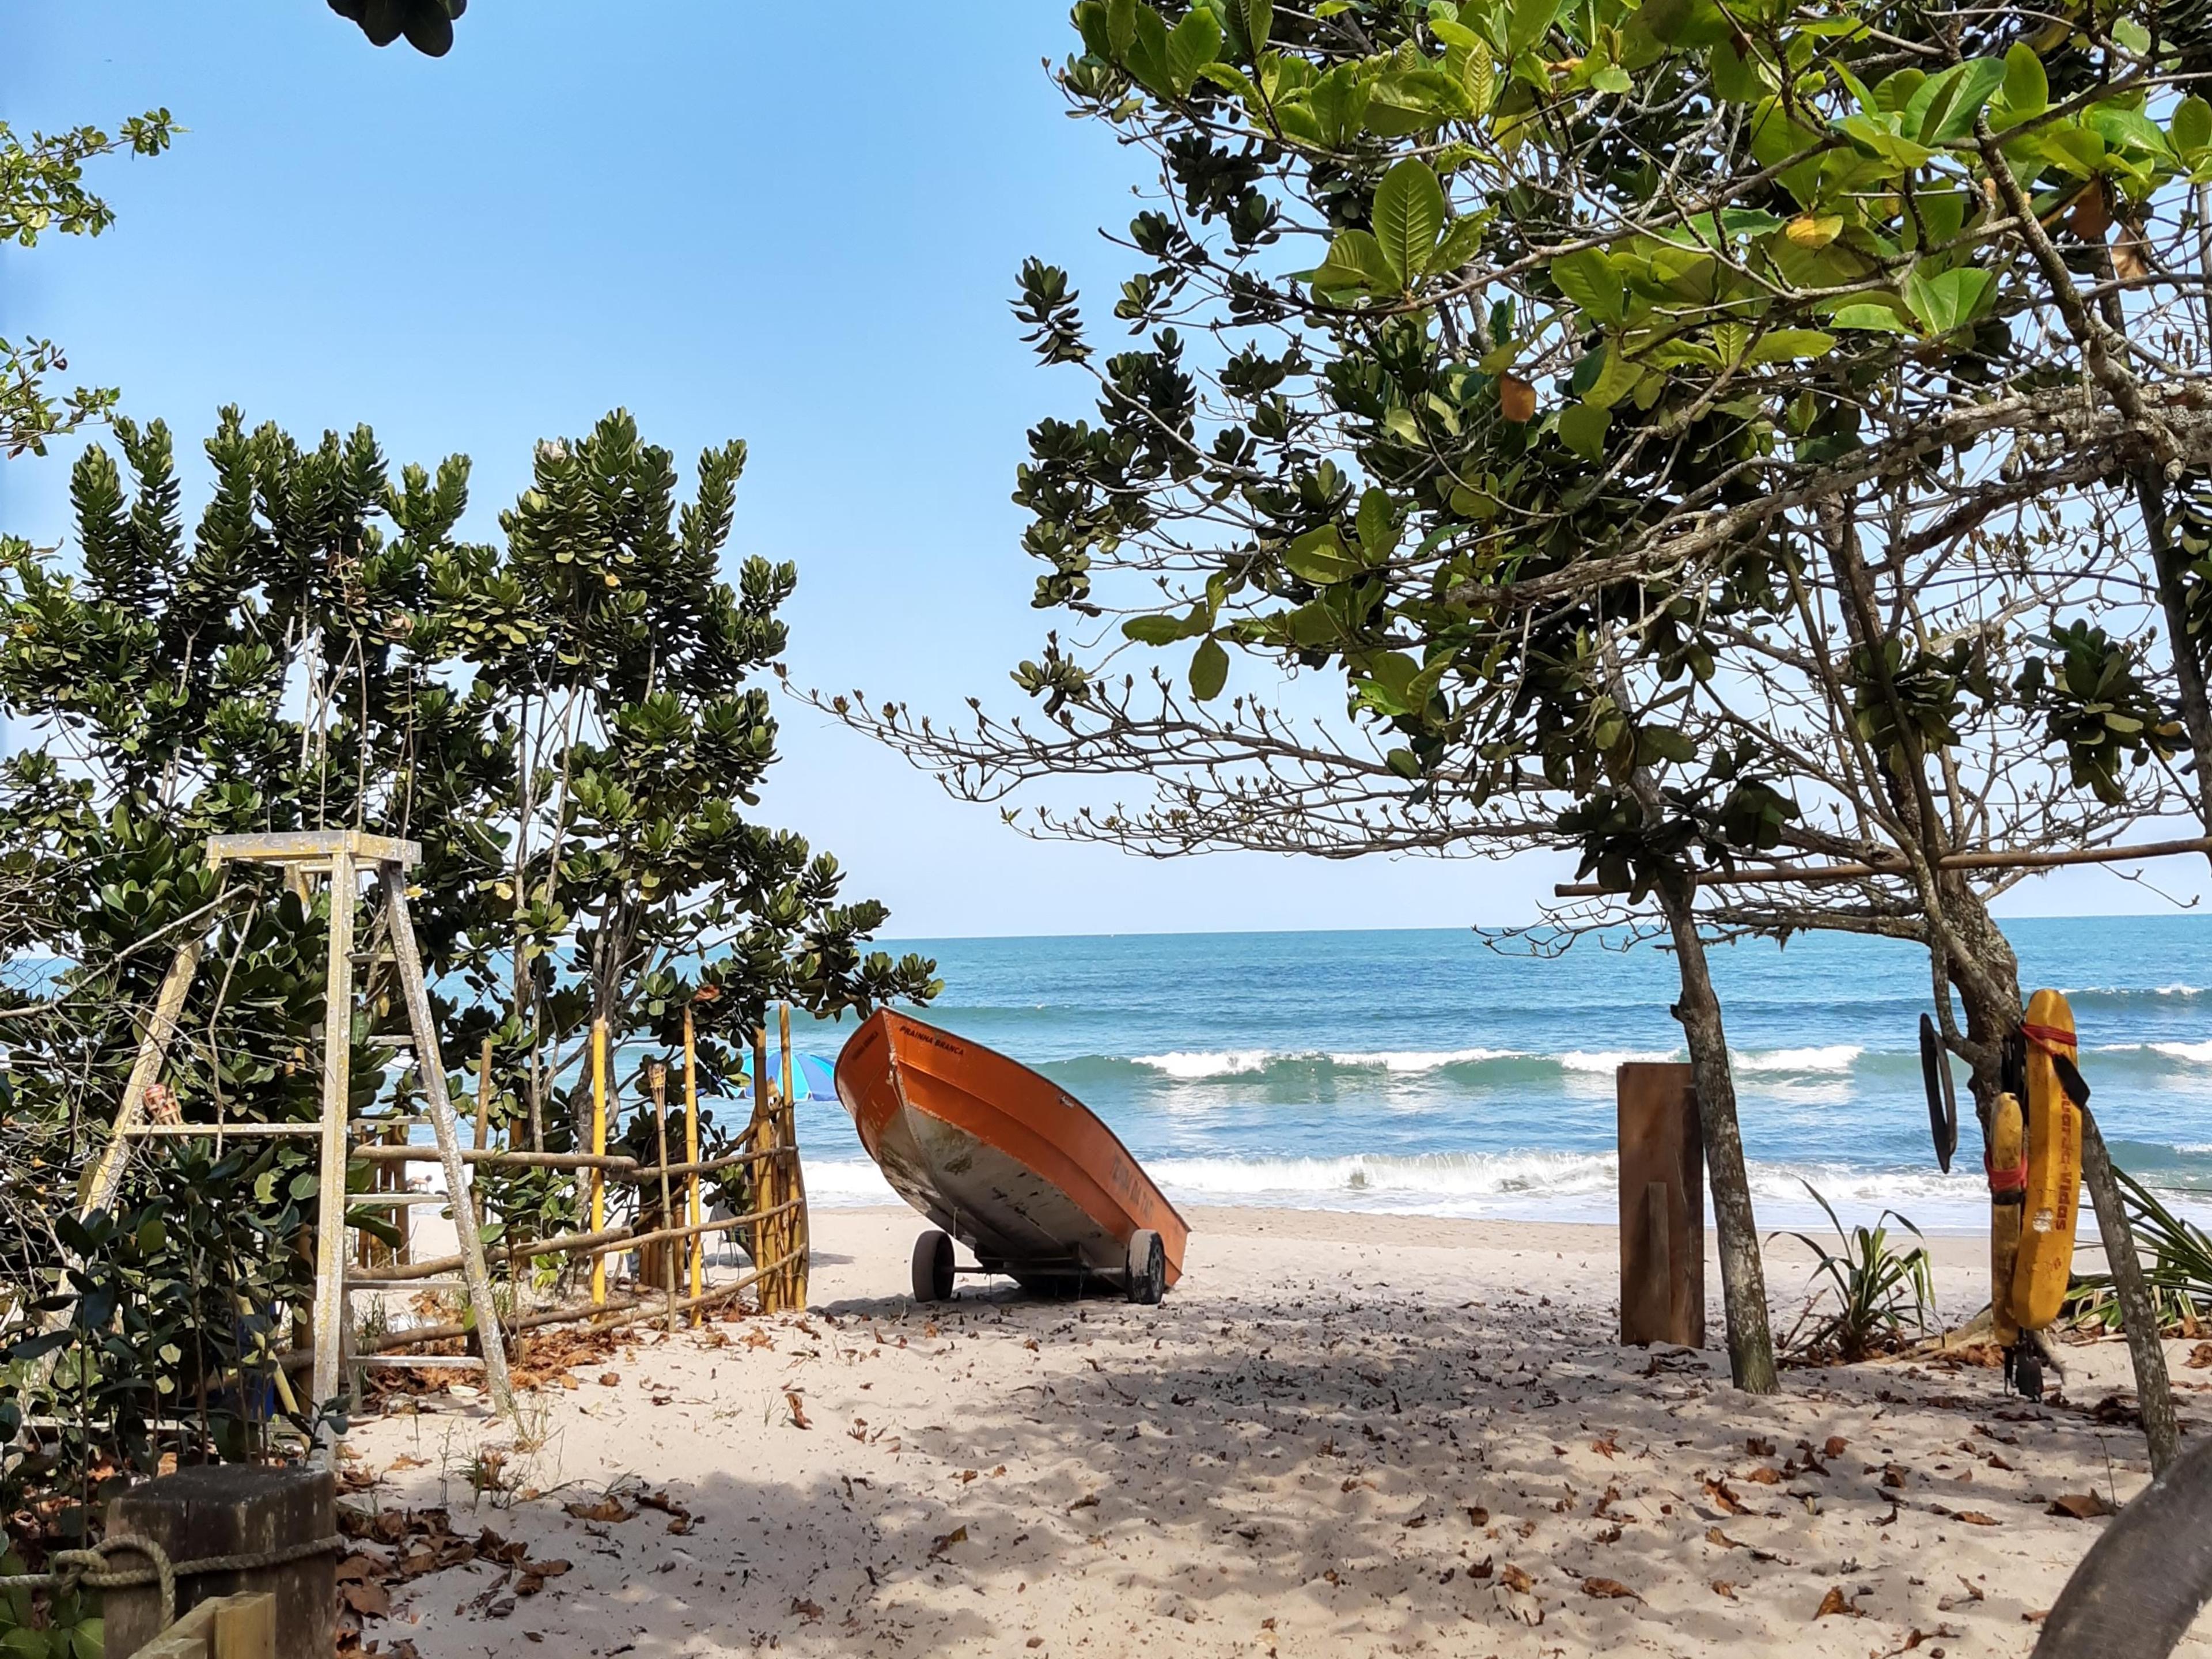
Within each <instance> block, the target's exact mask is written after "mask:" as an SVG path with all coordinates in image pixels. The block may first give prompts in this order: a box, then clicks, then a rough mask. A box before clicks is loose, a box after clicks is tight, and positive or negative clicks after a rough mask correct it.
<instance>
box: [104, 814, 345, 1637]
mask: <svg viewBox="0 0 2212 1659" xmlns="http://www.w3.org/2000/svg"><path fill="white" fill-rule="evenodd" d="M329 891H330V900H331V905H330V909H331V920H330V950H329V954H328V957H327V960H326V966H325V974H324V979H323V987H324V988H323V1124H322V1161H321V1167H320V1170H319V1177H320V1190H319V1194H318V1197H317V1201H316V1208H315V1312H314V1321H315V1335H314V1348H315V1370H314V1377H313V1387H312V1390H311V1394H310V1399H309V1408H310V1409H311V1410H313V1411H315V1412H318V1413H320V1412H324V1411H326V1410H328V1409H329V1407H330V1405H331V1401H334V1400H336V1399H337V1396H338V1391H339V1389H340V1386H341V1384H342V1383H343V1370H342V1364H343V1350H344V1344H345V1337H346V1325H347V1323H348V1322H349V1317H350V1313H349V1298H348V1297H347V1295H346V1289H345V1273H346V1259H345V1235H346V1150H347V1149H346V1122H347V1119H348V1117H349V1115H350V1113H351V1110H352V1100H351V1097H352V1092H353V921H354V906H355V904H356V902H357V901H358V899H359V897H360V893H359V890H358V888H357V886H356V880H355V875H354V861H353V858H352V856H351V855H350V854H348V853H345V852H343V851H341V852H337V853H333V854H331V872H330V883H329ZM334 1438H335V1437H334V1436H333V1435H332V1433H331V1431H330V1429H329V1427H328V1426H327V1419H320V1420H319V1425H318V1427H317V1430H316V1434H315V1449H316V1455H317V1457H318V1458H319V1459H325V1460H327V1459H330V1458H331V1457H333V1456H334V1455H335V1448H334V1446H333V1444H332V1442H333V1440H334ZM126 1651H127V1650H126Z"/></svg>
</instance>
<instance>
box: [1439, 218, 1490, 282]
mask: <svg viewBox="0 0 2212 1659" xmlns="http://www.w3.org/2000/svg"><path fill="white" fill-rule="evenodd" d="M1489 228H1490V216H1489V215H1488V214H1486V213H1470V214H1464V215H1462V216H1460V217H1459V218H1456V219H1455V220H1453V221H1452V222H1451V223H1450V224H1449V225H1448V226H1446V227H1445V228H1444V234H1443V240H1442V241H1440V242H1438V243H1437V251H1436V252H1434V253H1431V255H1430V256H1429V270H1428V274H1429V275H1430V276H1446V275H1449V273H1450V272H1452V271H1455V270H1458V269H1459V268H1460V267H1461V266H1462V265H1464V264H1467V263H1468V261H1470V260H1472V259H1473V258H1474V256H1475V255H1476V254H1477V253H1479V252H1481V251H1482V238H1483V234H1484V233H1485V232H1486V231H1487V230H1488V229H1489Z"/></svg>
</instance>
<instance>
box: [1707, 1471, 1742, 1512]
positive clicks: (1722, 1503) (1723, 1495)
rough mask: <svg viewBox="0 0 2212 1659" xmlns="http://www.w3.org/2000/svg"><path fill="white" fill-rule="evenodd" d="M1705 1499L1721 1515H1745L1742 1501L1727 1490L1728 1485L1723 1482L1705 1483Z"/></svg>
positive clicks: (1712, 1481)
mask: <svg viewBox="0 0 2212 1659" xmlns="http://www.w3.org/2000/svg"><path fill="white" fill-rule="evenodd" d="M1705 1497H1706V1498H1708V1499H1709V1500H1710V1501H1711V1504H1712V1505H1713V1507H1714V1508H1716V1509H1717V1510H1720V1511H1721V1513H1722V1514H1723V1515H1741V1514H1743V1513H1745V1510H1744V1507H1743V1501H1742V1500H1741V1498H1738V1497H1737V1496H1736V1495H1735V1493H1734V1492H1730V1491H1729V1489H1728V1483H1727V1482H1726V1481H1724V1480H1708V1481H1706V1482H1705Z"/></svg>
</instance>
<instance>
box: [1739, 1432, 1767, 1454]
mask: <svg viewBox="0 0 2212 1659" xmlns="http://www.w3.org/2000/svg"><path fill="white" fill-rule="evenodd" d="M1743 1449H1744V1450H1746V1451H1747V1452H1749V1453H1750V1454H1751V1455H1753V1457H1771V1456H1773V1455H1774V1443H1773V1442H1772V1441H1771V1440H1767V1439H1764V1438H1762V1437H1760V1436H1758V1435H1755V1434H1754V1435H1753V1436H1752V1437H1750V1438H1749V1439H1747V1440H1746V1441H1745V1442H1744V1443H1743Z"/></svg>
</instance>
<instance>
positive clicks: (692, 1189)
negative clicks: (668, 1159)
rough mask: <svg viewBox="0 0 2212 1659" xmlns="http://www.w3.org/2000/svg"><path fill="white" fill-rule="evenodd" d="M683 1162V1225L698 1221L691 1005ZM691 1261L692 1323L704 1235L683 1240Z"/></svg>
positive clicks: (687, 1011)
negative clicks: (686, 1171)
mask: <svg viewBox="0 0 2212 1659" xmlns="http://www.w3.org/2000/svg"><path fill="white" fill-rule="evenodd" d="M684 1162H685V1163H686V1164H690V1165H691V1166H692V1168H691V1173H690V1175H689V1176H685V1177H684V1225H686V1226H687V1227H696V1226H698V1225H700V1223H699V1169H698V1164H699V1042H698V1033H697V1032H696V1030H694V1029H693V1026H692V1023H691V1007H690V1004H689V1003H686V1004H685V1005H684ZM684 1243H685V1245H686V1246H687V1247H688V1249H689V1252H690V1264H691V1303H692V1307H691V1322H692V1324H694V1325H695V1326H696V1325H697V1324H698V1323H699V1322H701V1321H702V1319H704V1318H705V1317H706V1310H704V1309H702V1308H701V1307H700V1306H699V1305H698V1302H699V1297H700V1294H701V1292H702V1290H703V1289H704V1280H705V1278H706V1270H707V1236H706V1235H705V1234H704V1233H698V1232H695V1233H693V1234H692V1235H691V1237H690V1238H688V1239H686V1240H685V1241H684Z"/></svg>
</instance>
